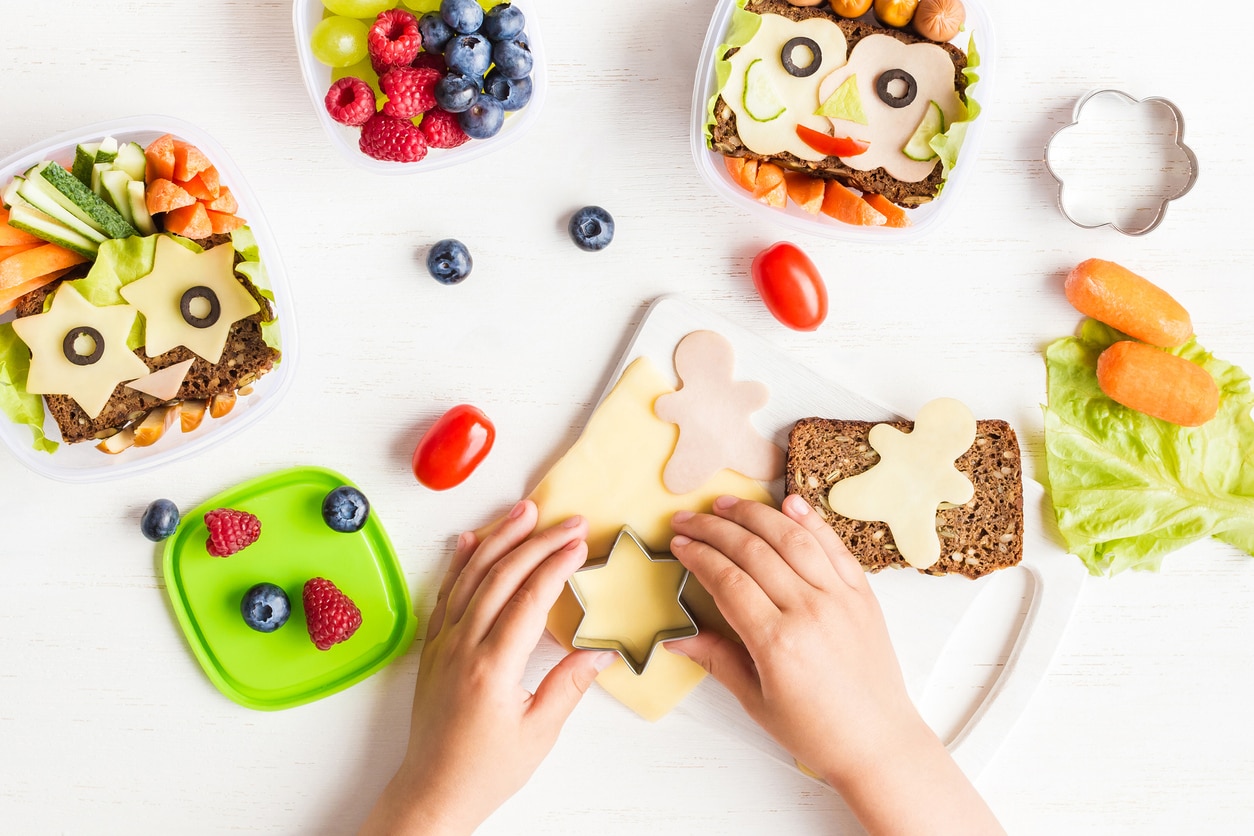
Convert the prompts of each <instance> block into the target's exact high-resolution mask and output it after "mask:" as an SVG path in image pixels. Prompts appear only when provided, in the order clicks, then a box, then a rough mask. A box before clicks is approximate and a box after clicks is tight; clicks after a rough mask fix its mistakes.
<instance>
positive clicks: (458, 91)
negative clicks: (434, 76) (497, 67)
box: [435, 73, 491, 113]
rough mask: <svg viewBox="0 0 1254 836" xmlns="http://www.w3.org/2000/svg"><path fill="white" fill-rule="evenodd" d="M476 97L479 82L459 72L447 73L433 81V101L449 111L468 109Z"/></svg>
mask: <svg viewBox="0 0 1254 836" xmlns="http://www.w3.org/2000/svg"><path fill="white" fill-rule="evenodd" d="M489 75H491V74H490V73H489ZM477 98H479V82H477V81H475V80H474V79H473V78H470V77H469V76H464V75H462V74H461V73H449V74H447V75H445V76H444V77H443V78H441V79H440V80H439V81H437V82H436V83H435V103H436V104H438V105H439V106H440V107H442V108H443V109H444V110H447V111H448V112H449V113H461V112H462V111H463V110H467V109H469V108H470V106H471V105H472V104H474V103H475V99H477Z"/></svg>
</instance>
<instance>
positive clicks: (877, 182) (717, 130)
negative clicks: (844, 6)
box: [711, 0, 967, 208]
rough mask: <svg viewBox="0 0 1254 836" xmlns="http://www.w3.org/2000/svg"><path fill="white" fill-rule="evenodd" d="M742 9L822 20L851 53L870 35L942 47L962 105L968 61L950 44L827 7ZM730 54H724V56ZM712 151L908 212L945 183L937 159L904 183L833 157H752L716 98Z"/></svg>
mask: <svg viewBox="0 0 1254 836" xmlns="http://www.w3.org/2000/svg"><path fill="white" fill-rule="evenodd" d="M745 10H746V11H749V12H754V13H755V14H777V15H781V16H783V17H786V18H788V19H789V20H806V19H808V18H812V17H826V18H829V19H831V20H833V21H835V22H836V24H837V25H838V26H840V28H841V29H842V30H843V31H844V33H845V40H846V41H847V43H848V45H849V51H850V52H852V51H853V48H854V46H855V45H856V44H857V43H858V41H860V40H862V39H863V38H865V37H866V36H868V35H888V36H890V37H893V38H896V39H897V40H899V41H901V42H903V43H907V44H915V43H930V44H935V45H936V46H939V47H941V48H942V49H944V50H945V51H946V52H948V53H949V57H950V58H951V59H952V60H953V62H954V87H955V89H956V90H957V91H958V93H959V95H960V96H962V97H963V99H964V100H965V93H966V89H967V77H966V76H965V75H963V73H962V71H963V70H964V69H966V66H967V56H966V55H965V54H964V53H963V52H962V50H960V49H958V48H957V47H956V46H954V45H953V44H947V43H936V42H935V41H929V40H928V39H926V38H922V37H919V36H918V35H915V34H912V33H910V32H907V31H904V30H901V29H892V28H888V27H881V26H875V25H873V24H871V23H866V22H863V21H862V20H846V19H845V18H841V17H837V16H836V15H835V14H834V13H833V12H832V11H831V10H830V9H828V8H826V6H794V5H792V4H791V3H788V2H786V0H756V2H750V3H749V4H748V5H746V6H745ZM733 53H734V50H731V51H728V53H727V56H730V55H732V54H733ZM724 57H726V56H724ZM711 136H712V147H713V149H714V150H715V151H717V152H719V153H720V154H723V155H724V156H728V157H745V158H748V159H753V160H766V161H768V162H772V163H775V164H776V165H779V166H782V167H784V168H786V169H790V170H792V171H799V172H802V173H804V174H809V175H812V176H815V177H822V178H825V179H829V180H837V181H839V182H840V183H842V184H844V185H846V186H849V187H851V188H854V189H857V190H859V191H863V192H870V193H871V194H879V195H883V196H884V197H886V198H888V199H889V200H891V201H892V202H893V203H896V204H898V205H899V206H905V207H907V208H911V207H915V206H921V205H922V204H924V203H928V202H930V201H931V200H932V198H933V197H935V196H936V190H937V189H938V188H940V185H941V182H942V180H943V178H942V176H941V162H940V160H939V159H938V160H937V161H936V165H935V166H934V167H933V168H932V173H931V174H929V175H928V176H927V177H926V178H924V179H923V180H921V181H919V182H917V183H906V182H904V181H902V180H898V179H897V178H896V177H893V176H892V175H891V174H889V173H888V172H887V171H885V170H884V169H882V168H874V169H871V170H870V171H858V170H857V169H853V168H850V167H849V166H847V165H845V164H844V163H842V162H841V161H840V160H839V159H837V158H836V157H826V158H824V159H822V160H818V161H810V160H803V159H800V158H799V157H797V156H795V155H794V154H791V153H789V152H787V151H785V152H784V153H781V154H771V155H763V154H755V153H754V152H752V151H750V150H749V149H748V148H746V147H745V146H744V143H742V142H741V141H740V135H739V134H738V133H737V132H736V114H735V113H734V112H733V111H732V109H731V108H730V107H728V105H727V103H726V102H724V101H723V99H722V97H721V96H720V97H719V99H718V101H717V102H715V105H714V124H713V127H712V129H711Z"/></svg>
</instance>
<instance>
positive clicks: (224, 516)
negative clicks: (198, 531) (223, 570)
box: [205, 508, 261, 557]
mask: <svg viewBox="0 0 1254 836" xmlns="http://www.w3.org/2000/svg"><path fill="white" fill-rule="evenodd" d="M205 528H207V529H209V539H208V540H206V541H205V548H206V549H208V550H209V554H211V555H213V556H214V557H230V556H231V555H233V554H235V553H236V552H237V551H239V550H240V549H243V548H246V547H248V546H251V545H252V544H253V543H255V542H257V538H258V537H260V536H261V520H259V519H257V518H256V517H255V516H253V515H252V514H250V513H248V512H247V511H236V510H235V509H234V508H217V509H215V510H213V511H210V512H209V513H207V514H205Z"/></svg>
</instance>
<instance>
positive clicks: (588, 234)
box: [568, 206, 614, 252]
mask: <svg viewBox="0 0 1254 836" xmlns="http://www.w3.org/2000/svg"><path fill="white" fill-rule="evenodd" d="M568 228H569V229H570V237H571V240H572V241H574V242H575V246H576V247H578V248H579V249H581V250H587V251H588V252H596V251H597V250H603V249H605V248H606V247H608V246H609V245H610V242H611V241H613V240H614V218H612V217H611V216H610V213H609V212H606V211H605V210H604V209H602V208H601V207H600V206H585V207H583V208H582V209H580V210H579V211H578V212H576V213H575V214H573V215H571V216H570V226H569V227H568Z"/></svg>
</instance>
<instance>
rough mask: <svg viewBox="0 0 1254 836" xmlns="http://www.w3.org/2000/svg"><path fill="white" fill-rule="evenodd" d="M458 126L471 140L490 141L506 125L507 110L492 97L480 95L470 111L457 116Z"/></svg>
mask: <svg viewBox="0 0 1254 836" xmlns="http://www.w3.org/2000/svg"><path fill="white" fill-rule="evenodd" d="M457 124H459V125H461V126H462V130H463V131H465V132H466V135H467V136H469V137H470V138H471V139H490V138H492V137H494V136H496V135H497V133H498V132H499V131H500V130H501V125H503V124H505V108H504V106H502V105H501V103H500V102H499V101H497V100H496V99H495V98H493V97H492V96H489V95H488V94H487V93H480V94H479V97H478V98H476V99H475V103H474V104H472V105H471V106H470V108H469V109H468V110H466V111H464V112H462V113H459V114H457Z"/></svg>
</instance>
